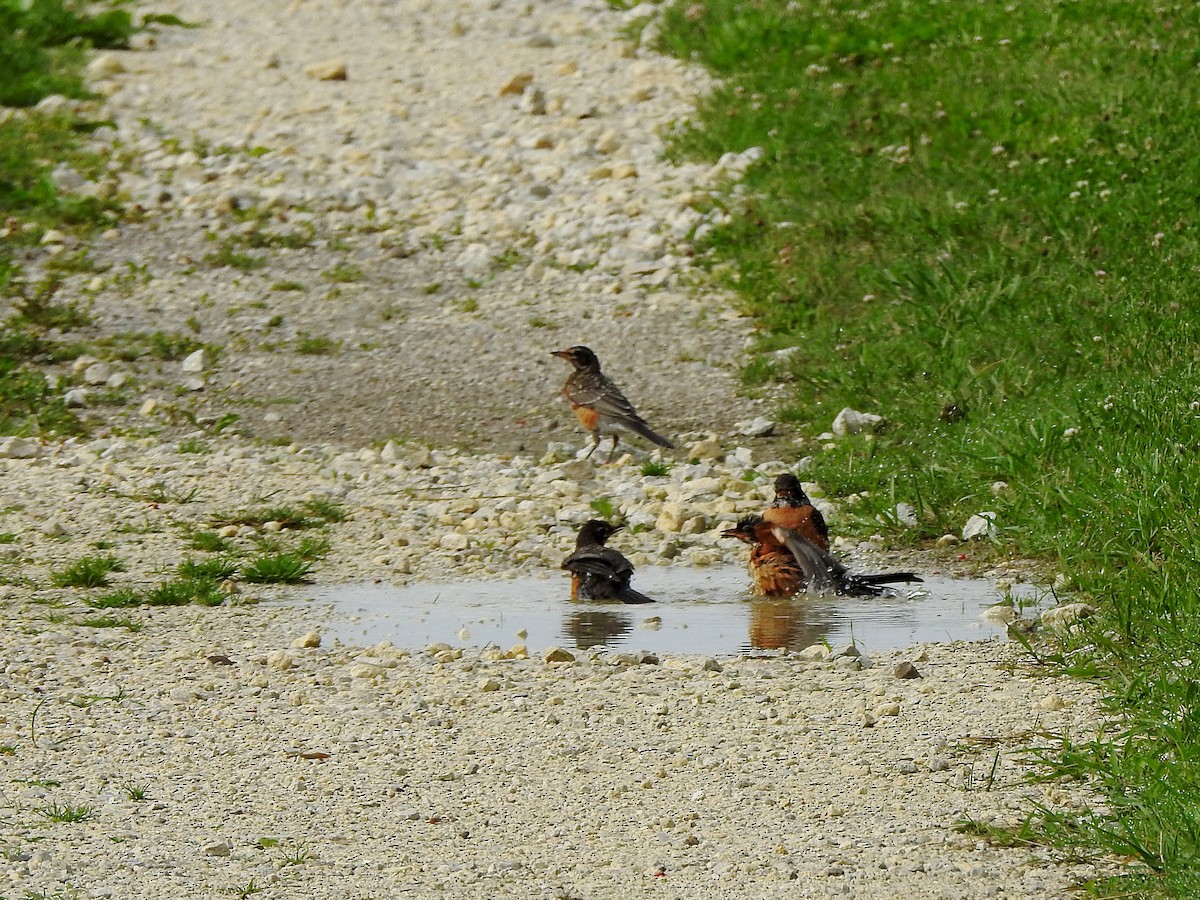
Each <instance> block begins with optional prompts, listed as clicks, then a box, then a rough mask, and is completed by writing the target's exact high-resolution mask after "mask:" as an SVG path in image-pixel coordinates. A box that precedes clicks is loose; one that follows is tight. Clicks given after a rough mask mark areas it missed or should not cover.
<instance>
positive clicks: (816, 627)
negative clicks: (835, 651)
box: [750, 597, 833, 650]
mask: <svg viewBox="0 0 1200 900" xmlns="http://www.w3.org/2000/svg"><path fill="white" fill-rule="evenodd" d="M803 602H804V601H803V600H790V599H789V600H780V599H775V598H766V597H755V598H754V599H753V600H751V601H750V649H753V650H803V649H804V648H805V647H811V646H812V645H813V644H816V643H819V642H820V641H821V638H823V637H825V635H826V634H827V633H828V631H829V629H830V628H831V627H832V624H833V623H831V622H806V621H804V618H805V617H804V615H803V614H802V608H801V605H800V604H801V603H803Z"/></svg>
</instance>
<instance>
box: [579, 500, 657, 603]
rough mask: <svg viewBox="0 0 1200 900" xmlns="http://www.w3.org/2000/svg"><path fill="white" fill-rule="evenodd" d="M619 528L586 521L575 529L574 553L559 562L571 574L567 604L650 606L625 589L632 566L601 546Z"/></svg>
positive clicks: (641, 595)
mask: <svg viewBox="0 0 1200 900" xmlns="http://www.w3.org/2000/svg"><path fill="white" fill-rule="evenodd" d="M621 528H622V526H620V525H610V524H609V523H608V522H605V521H604V520H603V519H589V520H588V521H587V522H584V523H583V527H582V528H580V529H579V536H578V537H577V538H576V539H575V552H574V553H572V554H571V555H570V556H568V557H567V558H566V559H564V560H563V563H562V567H563V568H564V569H566V570H567V571H568V572H570V573H571V600H572V601H575V600H620V601H621V602H622V603H653V602H654V601H653V600H651V599H650V598H649V597H647V596H646V595H645V594H639V593H638V592H637V591H635V590H634V589H633V588H631V587H630V586H629V581H630V579H631V578H632V577H633V565H632V564H631V563H630V562H629V560H627V559H626V558H625V557H624V556H622V555H621V554H620V553H619V552H617V551H616V550H613V549H612V548H611V547H606V546H604V545H605V544H606V543H607V542H608V539H609V538H610V537H612V536H613V535H614V534H616V533H617V532H618V531H620V530H621Z"/></svg>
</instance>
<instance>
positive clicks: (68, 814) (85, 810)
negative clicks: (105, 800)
mask: <svg viewBox="0 0 1200 900" xmlns="http://www.w3.org/2000/svg"><path fill="white" fill-rule="evenodd" d="M34 812H36V813H37V814H38V815H39V816H41V817H42V818H43V819H45V820H46V821H48V822H64V823H75V822H86V821H87V820H88V819H90V818H91V817H92V808H91V807H90V806H85V805H83V804H79V805H72V804H70V803H62V804H59V803H51V804H49V805H47V806H43V807H39V808H38V809H35V810H34Z"/></svg>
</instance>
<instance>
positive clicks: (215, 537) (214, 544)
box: [188, 531, 233, 553]
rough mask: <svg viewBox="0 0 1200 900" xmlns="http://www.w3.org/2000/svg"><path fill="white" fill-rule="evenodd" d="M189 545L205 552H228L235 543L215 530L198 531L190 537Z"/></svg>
mask: <svg viewBox="0 0 1200 900" xmlns="http://www.w3.org/2000/svg"><path fill="white" fill-rule="evenodd" d="M188 546H189V547H191V548H192V549H193V550H203V551H204V552H205V553H228V552H229V550H230V549H231V548H232V546H233V545H232V544H230V543H229V541H227V540H225V538H223V537H221V536H220V535H219V534H217V533H216V532H215V531H197V532H196V533H194V534H192V535H191V536H190V537H189V538H188Z"/></svg>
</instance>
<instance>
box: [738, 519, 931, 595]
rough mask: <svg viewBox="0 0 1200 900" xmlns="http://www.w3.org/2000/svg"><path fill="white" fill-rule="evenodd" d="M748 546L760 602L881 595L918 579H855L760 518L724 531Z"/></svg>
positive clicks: (902, 575)
mask: <svg viewBox="0 0 1200 900" xmlns="http://www.w3.org/2000/svg"><path fill="white" fill-rule="evenodd" d="M721 534H722V535H723V536H725V537H732V538H737V539H738V540H740V541H742V542H744V543H746V544H749V545H750V561H749V568H750V577H751V579H752V580H753V581H754V590H755V592H756V593H758V594H762V595H763V596H764V597H790V596H792V595H793V594H798V593H801V592H804V591H807V592H809V593H812V594H854V595H858V596H879V595H880V594H882V593H884V591H885V590H886V589H887V588H886V587H883V585H889V584H895V583H900V582H914V581H920V580H921V579H920V578H919V577H918V576H917V575H916V574H914V573H913V572H883V573H880V574H878V575H853V574H851V573H850V572H849V570H847V568H846V567H845V566H844V565H842V563H841V562H839V561H838V560H837V559H836V558H835V557H834V556H832V555H831V554H830V553H828V552H827V551H825V550H822V549H821V548H820V547H818V546H817V545H816V544H814V543H813V542H812V541H810V540H809V539H808V538H806V537H805V536H804V535H802V534H801V533H800V532H798V531H795V530H793V529H791V528H786V527H783V526H781V525H773V524H772V523H770V522H768V521H767V520H766V519H765V518H764V517H762V516H747V517H745V518H744V519H742V520H740V521H739V522H738V523H737V525H736V526H734V527H733V528H728V529H726V530H725V531H722V532H721Z"/></svg>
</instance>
